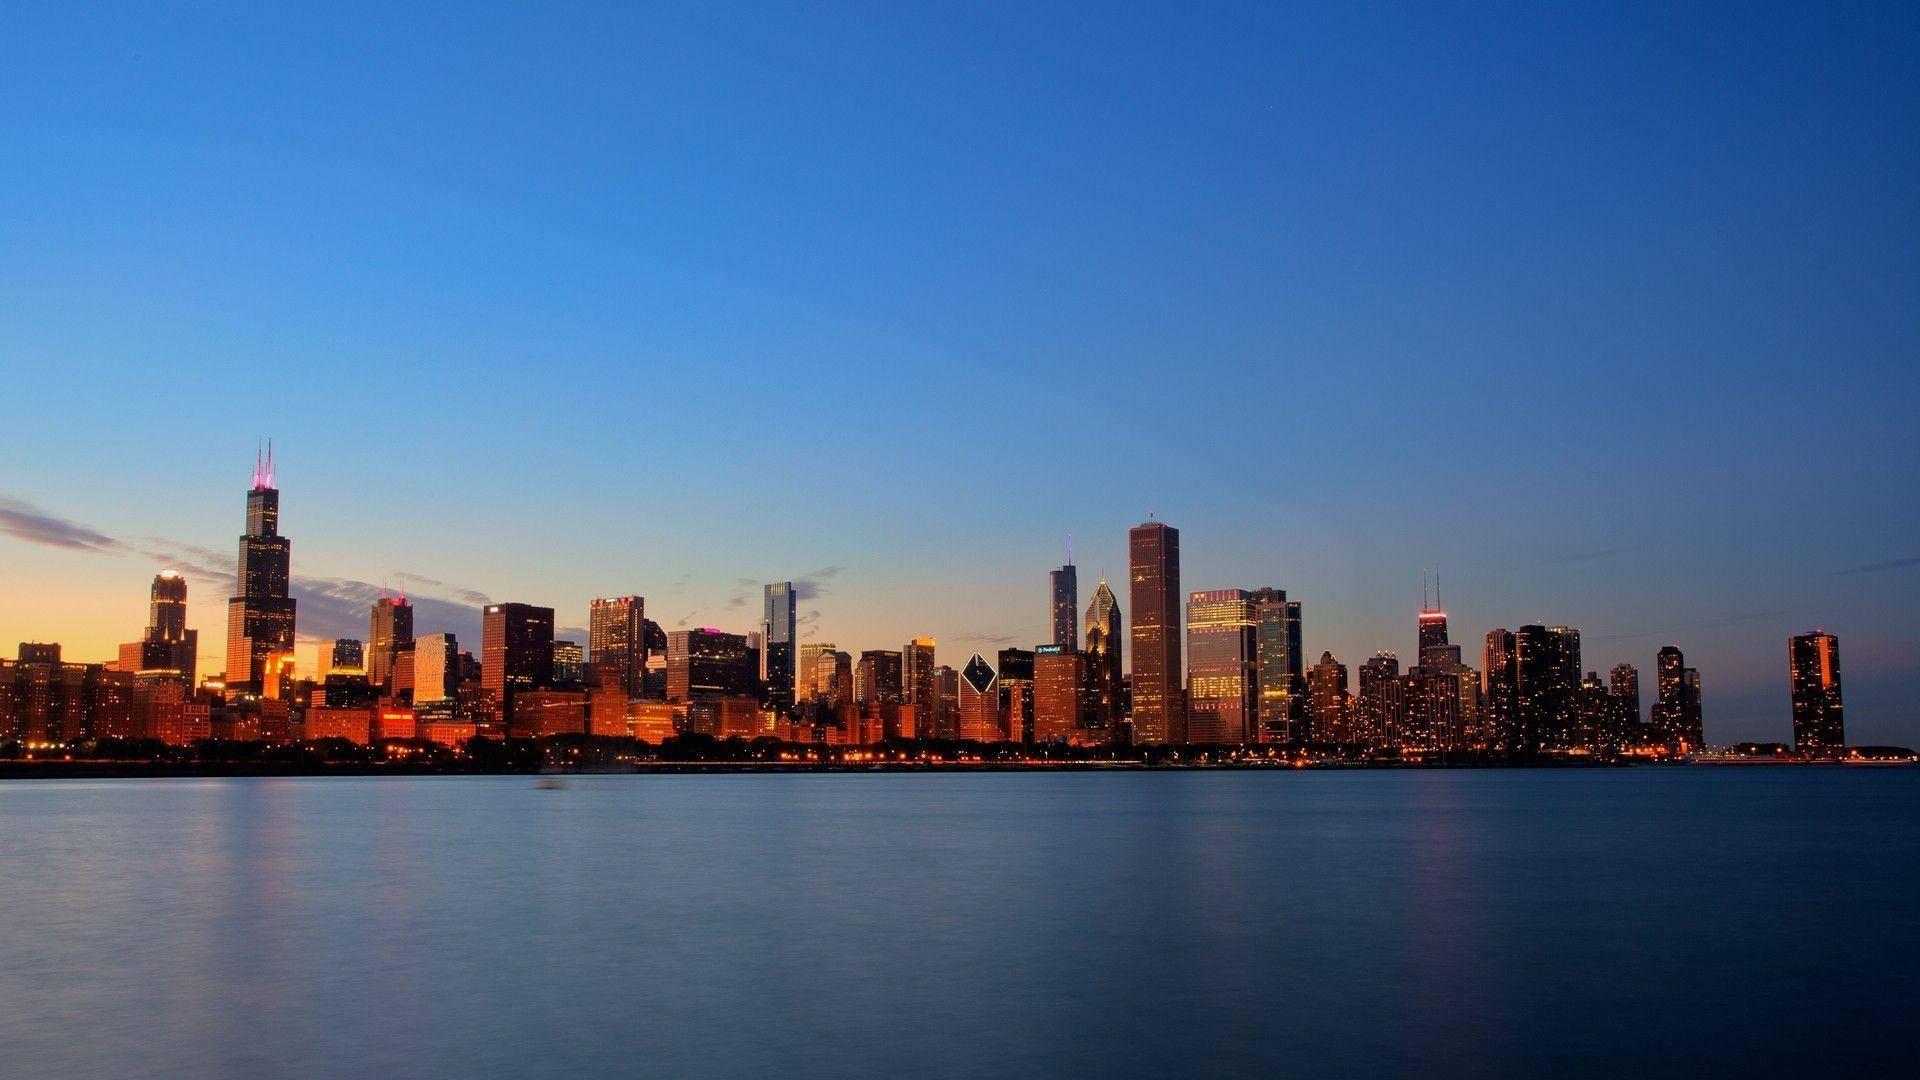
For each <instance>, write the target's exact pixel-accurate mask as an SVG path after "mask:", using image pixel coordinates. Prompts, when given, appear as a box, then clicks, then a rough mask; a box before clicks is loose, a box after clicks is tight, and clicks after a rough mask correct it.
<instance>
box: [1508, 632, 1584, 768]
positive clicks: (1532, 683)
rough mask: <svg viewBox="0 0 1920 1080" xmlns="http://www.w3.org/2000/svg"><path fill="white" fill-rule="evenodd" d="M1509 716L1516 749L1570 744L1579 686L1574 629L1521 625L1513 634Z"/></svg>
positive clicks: (1556, 747)
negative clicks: (1517, 736)
mask: <svg viewBox="0 0 1920 1080" xmlns="http://www.w3.org/2000/svg"><path fill="white" fill-rule="evenodd" d="M1514 651H1515V670H1516V672H1517V673H1518V679H1517V681H1516V695H1515V714H1516V720H1517V723H1518V727H1519V731H1520V743H1521V749H1522V750H1525V751H1527V752H1529V753H1532V752H1537V751H1540V750H1565V749H1570V748H1571V747H1573V746H1574V745H1575V739H1574V735H1575V729H1576V727H1577V723H1578V716H1577V709H1578V702H1577V700H1576V695H1577V693H1578V691H1579V689H1580V631H1578V630H1575V629H1573V628H1572V627H1567V626H1540V625H1538V624H1535V625H1529V626H1523V627H1521V628H1520V631H1519V633H1517V634H1515V635H1514Z"/></svg>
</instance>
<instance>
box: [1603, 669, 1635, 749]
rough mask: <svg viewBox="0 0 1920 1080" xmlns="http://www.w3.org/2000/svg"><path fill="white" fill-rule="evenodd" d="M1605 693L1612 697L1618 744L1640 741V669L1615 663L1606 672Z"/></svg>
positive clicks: (1624, 744)
mask: <svg viewBox="0 0 1920 1080" xmlns="http://www.w3.org/2000/svg"><path fill="white" fill-rule="evenodd" d="M1607 693H1608V695H1609V696H1611V697H1612V698H1613V724H1614V729H1615V731H1616V732H1617V733H1618V739H1619V741H1620V745H1622V746H1629V745H1632V744H1634V743H1637V742H1639V741H1640V669H1639V668H1636V667H1634V666H1633V665H1632V664H1615V665H1613V670H1612V671H1609V672H1607Z"/></svg>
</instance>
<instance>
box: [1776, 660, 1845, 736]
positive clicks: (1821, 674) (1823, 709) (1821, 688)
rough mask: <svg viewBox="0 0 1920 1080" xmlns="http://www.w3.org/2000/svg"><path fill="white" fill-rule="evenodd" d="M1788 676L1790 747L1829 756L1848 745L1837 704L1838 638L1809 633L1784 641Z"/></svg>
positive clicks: (1843, 720)
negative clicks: (1791, 714)
mask: <svg viewBox="0 0 1920 1080" xmlns="http://www.w3.org/2000/svg"><path fill="white" fill-rule="evenodd" d="M1787 676H1788V680H1789V681H1790V682H1791V684H1792V687H1793V745H1794V748H1795V749H1798V750H1803V751H1808V752H1811V753H1830V752H1833V751H1836V750H1839V749H1840V748H1841V747H1843V746H1845V745H1846V744H1847V725H1846V721H1845V716H1844V713H1843V712H1842V711H1841V710H1842V707H1841V702H1840V639H1839V638H1837V637H1835V636H1833V635H1832V634H1829V633H1827V632H1825V631H1823V630H1810V631H1808V632H1807V633H1804V634H1796V635H1794V636H1793V637H1790V638H1788V639H1787Z"/></svg>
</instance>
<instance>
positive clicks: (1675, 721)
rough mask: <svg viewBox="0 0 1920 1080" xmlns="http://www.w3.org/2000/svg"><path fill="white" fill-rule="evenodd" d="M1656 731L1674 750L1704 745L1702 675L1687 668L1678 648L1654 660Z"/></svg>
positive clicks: (1665, 649) (1670, 647) (1669, 647)
mask: <svg viewBox="0 0 1920 1080" xmlns="http://www.w3.org/2000/svg"><path fill="white" fill-rule="evenodd" d="M1654 679H1655V682H1654V698H1653V730H1654V735H1655V737H1656V738H1658V739H1659V740H1660V741H1661V742H1662V743H1663V744H1665V745H1666V746H1668V747H1670V748H1673V749H1681V748H1686V749H1690V750H1698V749H1699V748H1700V746H1701V739H1702V733H1701V723H1700V673H1699V672H1698V671H1696V670H1695V669H1693V668H1690V667H1688V666H1687V661H1686V657H1685V656H1684V655H1683V654H1682V653H1681V652H1680V647H1679V646H1678V645H1667V646H1665V647H1663V648H1662V649H1661V650H1660V652H1659V653H1658V654H1657V655H1656V656H1655V658H1654Z"/></svg>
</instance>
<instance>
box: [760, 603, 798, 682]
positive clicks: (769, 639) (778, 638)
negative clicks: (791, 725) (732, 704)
mask: <svg viewBox="0 0 1920 1080" xmlns="http://www.w3.org/2000/svg"><path fill="white" fill-rule="evenodd" d="M797 598H798V594H797V593H796V592H795V591H794V588H793V582H791V581H775V582H770V583H768V584H766V585H763V586H761V589H760V633H761V636H762V639H763V641H762V644H761V646H760V682H761V684H762V685H763V686H765V688H766V700H767V704H769V705H771V706H773V708H774V711H776V712H780V713H785V712H788V711H790V710H791V709H792V708H793V702H794V686H795V670H794V661H795V659H796V658H795V655H794V650H795V648H796V647H797V646H798V644H799V641H800V636H799V620H798V617H797V615H796V614H795V610H794V605H795V603H796V601H797Z"/></svg>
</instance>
